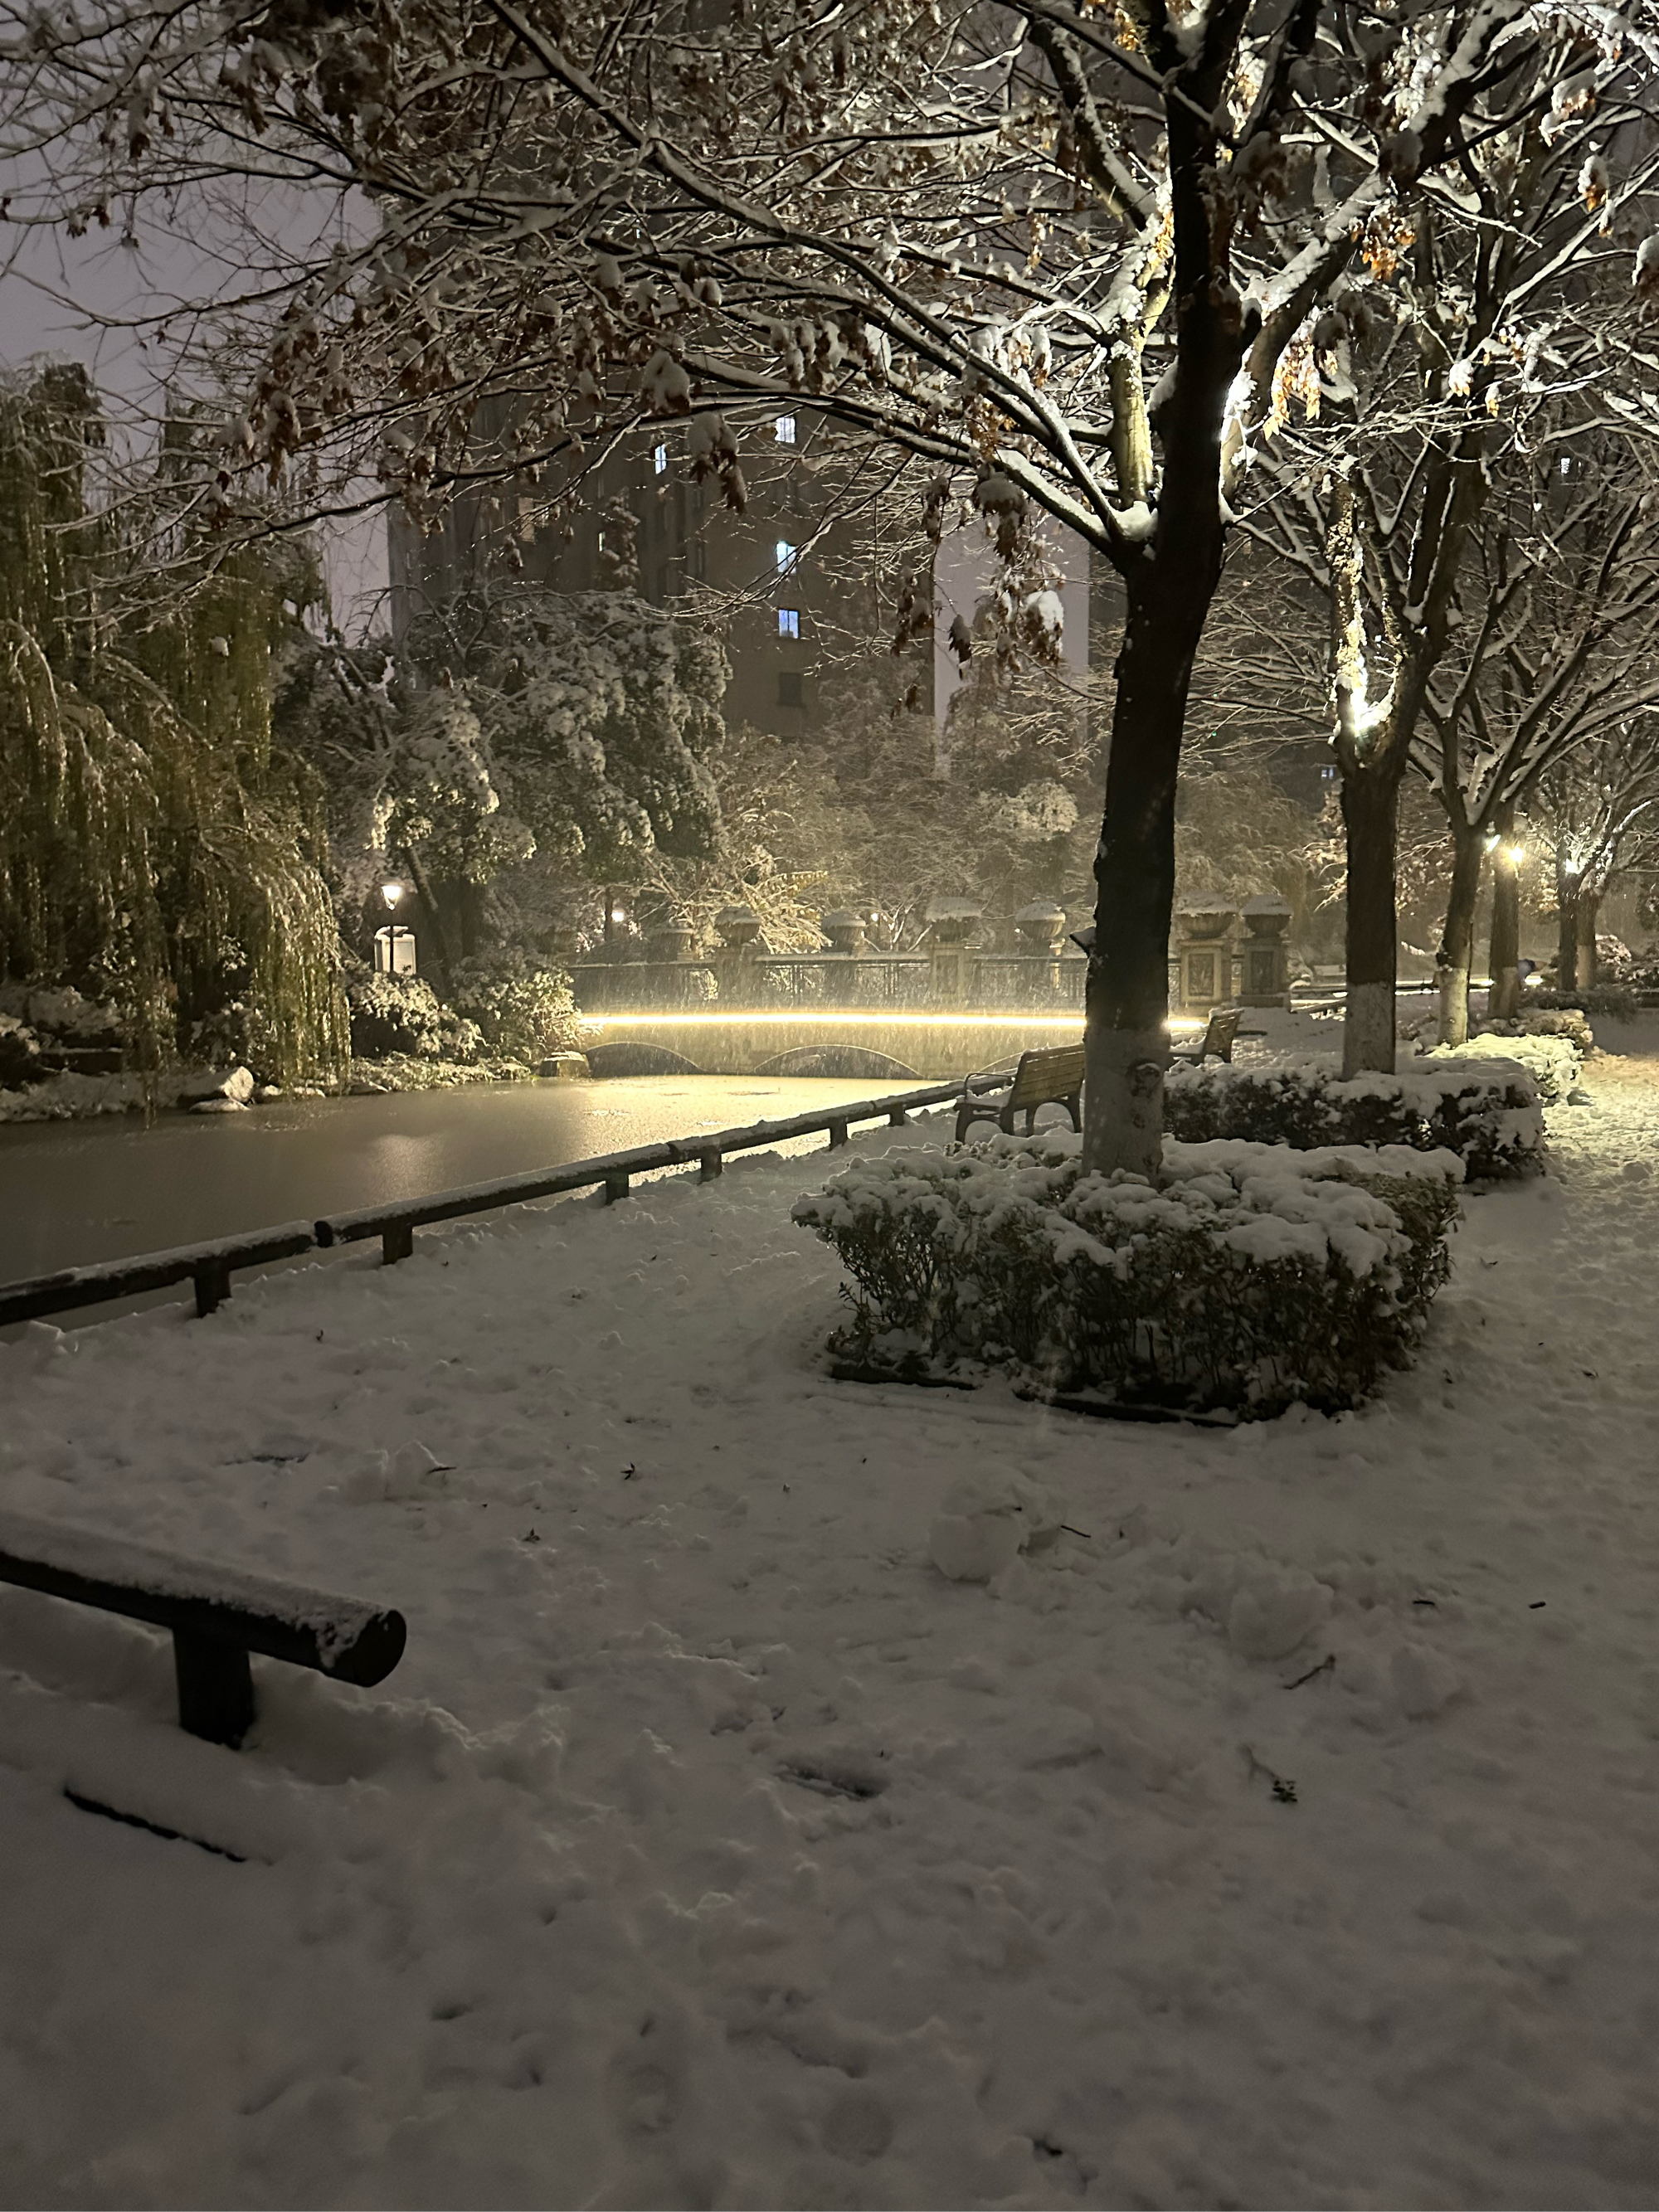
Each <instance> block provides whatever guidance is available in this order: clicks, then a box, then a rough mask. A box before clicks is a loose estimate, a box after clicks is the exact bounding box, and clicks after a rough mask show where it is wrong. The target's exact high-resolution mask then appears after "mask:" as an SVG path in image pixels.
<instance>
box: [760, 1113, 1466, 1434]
mask: <svg viewBox="0 0 1659 2212" xmlns="http://www.w3.org/2000/svg"><path fill="white" fill-rule="evenodd" d="M1461 1176H1462V1170H1461V1169H1460V1167H1459V1164H1458V1163H1457V1161H1456V1160H1455V1158H1452V1157H1451V1156H1450V1155H1449V1153H1446V1152H1432V1153H1425V1152H1418V1151H1416V1150H1413V1149H1411V1148H1408V1147H1397V1146H1395V1147H1384V1148H1383V1149H1382V1150H1380V1151H1365V1150H1361V1149H1358V1148H1354V1147H1340V1148H1329V1147H1328V1148H1324V1149H1322V1150H1320V1151H1317V1152H1310V1153H1303V1154H1298V1155H1292V1154H1291V1153H1290V1152H1287V1151H1286V1150H1285V1147H1283V1146H1269V1145H1260V1144H1249V1143H1240V1142H1220V1143H1210V1144H1199V1145H1186V1144H1181V1143H1176V1142H1172V1141H1170V1140H1169V1139H1166V1140H1165V1143H1164V1182H1163V1183H1162V1184H1161V1186H1160V1187H1159V1188H1157V1189H1154V1188H1152V1186H1151V1185H1149V1184H1148V1183H1146V1182H1145V1181H1144V1180H1142V1179H1141V1178H1139V1177H1138V1176H1122V1175H1116V1176H1098V1175H1088V1176H1085V1174H1084V1173H1083V1172H1082V1164H1081V1159H1080V1154H1079V1139H1077V1138H1076V1137H1075V1136H1073V1134H1072V1133H1070V1132H1069V1131H1066V1132H1050V1133H1041V1134H1039V1135H1037V1136H1036V1137H1033V1138H1024V1139H1021V1138H1013V1137H1006V1136H1002V1135H997V1136H994V1137H993V1138H992V1139H990V1140H989V1141H988V1142H987V1143H985V1144H983V1145H979V1146H971V1147H964V1148H962V1149H953V1150H951V1151H950V1152H934V1151H931V1150H929V1151H924V1152H916V1151H910V1150H907V1151H904V1152H898V1153H896V1154H890V1155H889V1156H887V1157H885V1158H881V1159H877V1160H872V1161H860V1162H858V1163H856V1164H854V1166H853V1167H851V1168H850V1169H848V1170H847V1171H846V1172H845V1173H844V1174H842V1175H840V1176H836V1178H835V1180H834V1181H833V1182H830V1183H829V1186H828V1187H827V1188H825V1189H824V1190H823V1192H822V1193H820V1194H817V1195H816V1196H812V1197H808V1198H803V1199H801V1200H799V1203H798V1204H797V1205H796V1206H795V1209H794V1218H795V1219H796V1220H797V1221H798V1222H799V1223H800V1224H801V1225H803V1226H804V1227H807V1228H811V1229H813V1230H816V1231H817V1234H818V1235H819V1236H820V1237H823V1238H824V1239H825V1241H826V1242H827V1243H830V1244H832V1245H833V1246H834V1247H835V1249H836V1251H837V1252H838V1253H839V1254H840V1255H841V1258H842V1262H843V1264H844V1265H845V1267H846V1268H847V1270H848V1273H849V1275H850V1276H851V1277H852V1279H853V1283H854V1285H855V1288H854V1289H852V1290H848V1291H845V1292H844V1295H845V1296H846V1297H848V1300H849V1302H850V1303H851V1305H852V1308H853V1314H852V1318H851V1320H850V1322H848V1324H847V1326H846V1327H845V1328H842V1329H840V1330H838V1331H837V1332H836V1335H835V1336H834V1337H833V1338H832V1339H831V1340H830V1348H831V1350H832V1351H833V1352H836V1353H837V1354H838V1355H840V1356H841V1357H842V1358H847V1359H848V1360H850V1361H851V1362H853V1363H854V1364H856V1365H857V1366H858V1367H859V1368H860V1369H861V1370H866V1371H868V1370H877V1371H880V1372H884V1373H890V1374H892V1375H894V1376H899V1377H904V1378H908V1379H912V1380H920V1379H923V1378H924V1377H926V1376H929V1375H933V1376H937V1375H939V1373H941V1372H944V1371H948V1370H951V1368H953V1367H959V1366H960V1365H961V1364H962V1363H964V1362H966V1363H970V1364H982V1365H987V1366H993V1367H1003V1368H1006V1369H1009V1370H1012V1371H1014V1372H1015V1373H1016V1374H1018V1375H1020V1376H1024V1377H1027V1378H1029V1379H1030V1380H1032V1381H1034V1382H1036V1383H1039V1384H1041V1385H1042V1386H1046V1387H1048V1388H1052V1389H1060V1390H1076V1389H1101V1390H1103V1391H1105V1392H1106V1393H1108V1394H1109V1396H1110V1397H1111V1398H1112V1399H1114V1400H1115V1401H1119V1402H1121V1403H1127V1404H1149V1405H1159V1406H1164V1407H1173V1408H1176V1409H1181V1410H1190V1411H1201V1410H1213V1409H1216V1408H1220V1407H1229V1408H1232V1409H1235V1410H1237V1412H1238V1413H1242V1414H1245V1415H1249V1416H1259V1415H1263V1414H1267V1413H1275V1412H1278V1411H1279V1410H1280V1409H1282V1408H1283V1407H1285V1406H1286V1405H1289V1404H1291V1403H1292V1402H1294V1401H1304V1402H1306V1403H1308V1404H1310V1405H1313V1406H1316V1407H1322V1408H1326V1409H1329V1410H1335V1409H1339V1408H1340V1407H1348V1406H1352V1405H1355V1404H1357V1403H1358V1402H1359V1401H1361V1400H1362V1399H1364V1398H1365V1397H1367V1396H1369V1395H1370V1394H1371V1393H1372V1392H1373V1391H1374V1390H1375V1389H1376V1388H1377V1385H1378V1383H1380V1381H1381V1380H1382V1377H1383V1375H1384V1374H1385V1373H1386V1372H1387V1370H1389V1369H1390V1368H1395V1367H1400V1366H1403V1365H1405V1364H1407V1361H1408V1360H1409V1358H1410V1356H1411V1351H1412V1347H1413V1345H1414V1344H1415V1342H1416V1340H1417V1339H1418V1337H1419V1334H1420V1333H1421V1330H1422V1328H1423V1326H1424V1322H1425V1318H1426V1316H1427V1313H1428V1309H1429V1305H1430V1302H1431V1299H1432V1298H1433V1297H1434V1294H1435V1292H1436V1291H1437V1289H1438V1288H1439V1286H1440V1285H1441V1283H1442V1282H1443V1280H1444V1279H1445V1275H1446V1271H1447V1267H1448V1264H1449V1263H1448V1258H1447V1252H1446V1238H1447V1235H1448V1233H1449V1230H1450V1227H1451V1225H1452V1224H1453V1222H1454V1221H1455V1218H1456V1216H1457V1212H1458V1200H1457V1194H1456V1184H1457V1182H1459V1181H1460V1180H1461Z"/></svg>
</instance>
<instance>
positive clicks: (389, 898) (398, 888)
mask: <svg viewBox="0 0 1659 2212" xmlns="http://www.w3.org/2000/svg"><path fill="white" fill-rule="evenodd" d="M403 895H404V887H403V885H402V884H392V883H386V884H381V885H380V896H381V897H382V898H383V899H384V900H385V901H386V905H387V907H388V908H389V909H390V910H391V912H392V913H393V914H396V912H397V911H398V900H399V899H400V898H401V897H402V896H403Z"/></svg>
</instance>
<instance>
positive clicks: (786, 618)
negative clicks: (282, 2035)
mask: <svg viewBox="0 0 1659 2212" xmlns="http://www.w3.org/2000/svg"><path fill="white" fill-rule="evenodd" d="M778 635H779V636H780V637H799V635H800V609H799V607H780V608H779V609H778Z"/></svg>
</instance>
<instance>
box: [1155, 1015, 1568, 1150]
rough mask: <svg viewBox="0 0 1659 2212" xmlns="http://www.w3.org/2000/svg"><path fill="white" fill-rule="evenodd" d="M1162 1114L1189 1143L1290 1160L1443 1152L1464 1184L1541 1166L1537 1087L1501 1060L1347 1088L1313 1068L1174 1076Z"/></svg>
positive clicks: (1211, 1070)
mask: <svg viewBox="0 0 1659 2212" xmlns="http://www.w3.org/2000/svg"><path fill="white" fill-rule="evenodd" d="M1504 1042H1505V1043H1506V1044H1507V1043H1508V1042H1510V1040H1509V1039H1507V1038H1506V1039H1504ZM1164 1126H1165V1127H1166V1128H1167V1129H1169V1130H1170V1131H1171V1132H1172V1133H1173V1134H1175V1135H1176V1136H1177V1137H1180V1138H1182V1139H1185V1140H1186V1141H1188V1143H1198V1142H1203V1141H1206V1140H1207V1139H1217V1138H1233V1139H1252V1140H1255V1141H1260V1142H1265V1143H1273V1144H1283V1145H1290V1146H1295V1147H1296V1148H1297V1150H1298V1151H1299V1152H1310V1151H1312V1150H1315V1149H1317V1148H1320V1147H1324V1146H1333V1145H1334V1146H1352V1145H1360V1146H1365V1147H1366V1148H1368V1149H1369V1148H1370V1147H1373V1146H1382V1147H1390V1146H1410V1147H1412V1148H1413V1149H1414V1150H1416V1151H1418V1152H1432V1151H1434V1150H1436V1149H1437V1148H1442V1147H1443V1148H1446V1149H1448V1150H1449V1151H1452V1152H1455V1153H1456V1154H1457V1155H1458V1157H1459V1158H1460V1159H1461V1160H1462V1163H1463V1166H1464V1171H1465V1173H1466V1174H1467V1175H1468V1176H1471V1177H1474V1176H1513V1175H1523V1174H1528V1173H1531V1172H1533V1171H1534V1170H1536V1169H1537V1168H1539V1167H1540V1166H1541V1164H1542V1159H1543V1150H1544V1134H1545V1132H1544V1116H1543V1113H1542V1111H1541V1107H1540V1103H1539V1096H1538V1086H1537V1085H1536V1084H1535V1083H1534V1079H1533V1078H1532V1075H1531V1074H1530V1073H1528V1070H1527V1069H1526V1068H1525V1067H1523V1066H1521V1065H1520V1063H1519V1062H1518V1061H1517V1060H1507V1059H1504V1060H1500V1059H1497V1058H1491V1059H1488V1058H1485V1057H1476V1056H1474V1055H1473V1054H1471V1055H1469V1056H1468V1057H1463V1056H1453V1057H1448V1058H1446V1059H1443V1060H1426V1059H1425V1060H1414V1061H1412V1062H1409V1063H1408V1064H1407V1066H1404V1067H1402V1068H1401V1069H1400V1070H1399V1072H1398V1073H1395V1074H1393V1075H1383V1074H1364V1075H1357V1076H1352V1077H1350V1078H1347V1079H1344V1078H1343V1077H1342V1076H1340V1074H1338V1073H1337V1071H1336V1070H1335V1069H1334V1067H1332V1066H1329V1065H1328V1063H1327V1062H1325V1061H1322V1060H1313V1059H1304V1060H1288V1061H1285V1062H1283V1063H1281V1064H1280V1065H1279V1066H1276V1067H1263V1068H1256V1067H1233V1066H1229V1065H1225V1064H1218V1065H1217V1066H1209V1067H1174V1068H1171V1069H1170V1071H1169V1073H1168V1074H1167V1076H1166V1077H1165V1079H1164Z"/></svg>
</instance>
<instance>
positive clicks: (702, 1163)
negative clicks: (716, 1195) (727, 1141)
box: [697, 1145, 726, 1182]
mask: <svg viewBox="0 0 1659 2212" xmlns="http://www.w3.org/2000/svg"><path fill="white" fill-rule="evenodd" d="M725 1172H726V1155H725V1153H724V1152H721V1150H720V1146H718V1145H709V1146H706V1147H705V1148H704V1149H703V1151H702V1152H699V1153H698V1155H697V1181H698V1182H714V1178H715V1177H716V1176H721V1175H724V1174H725Z"/></svg>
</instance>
